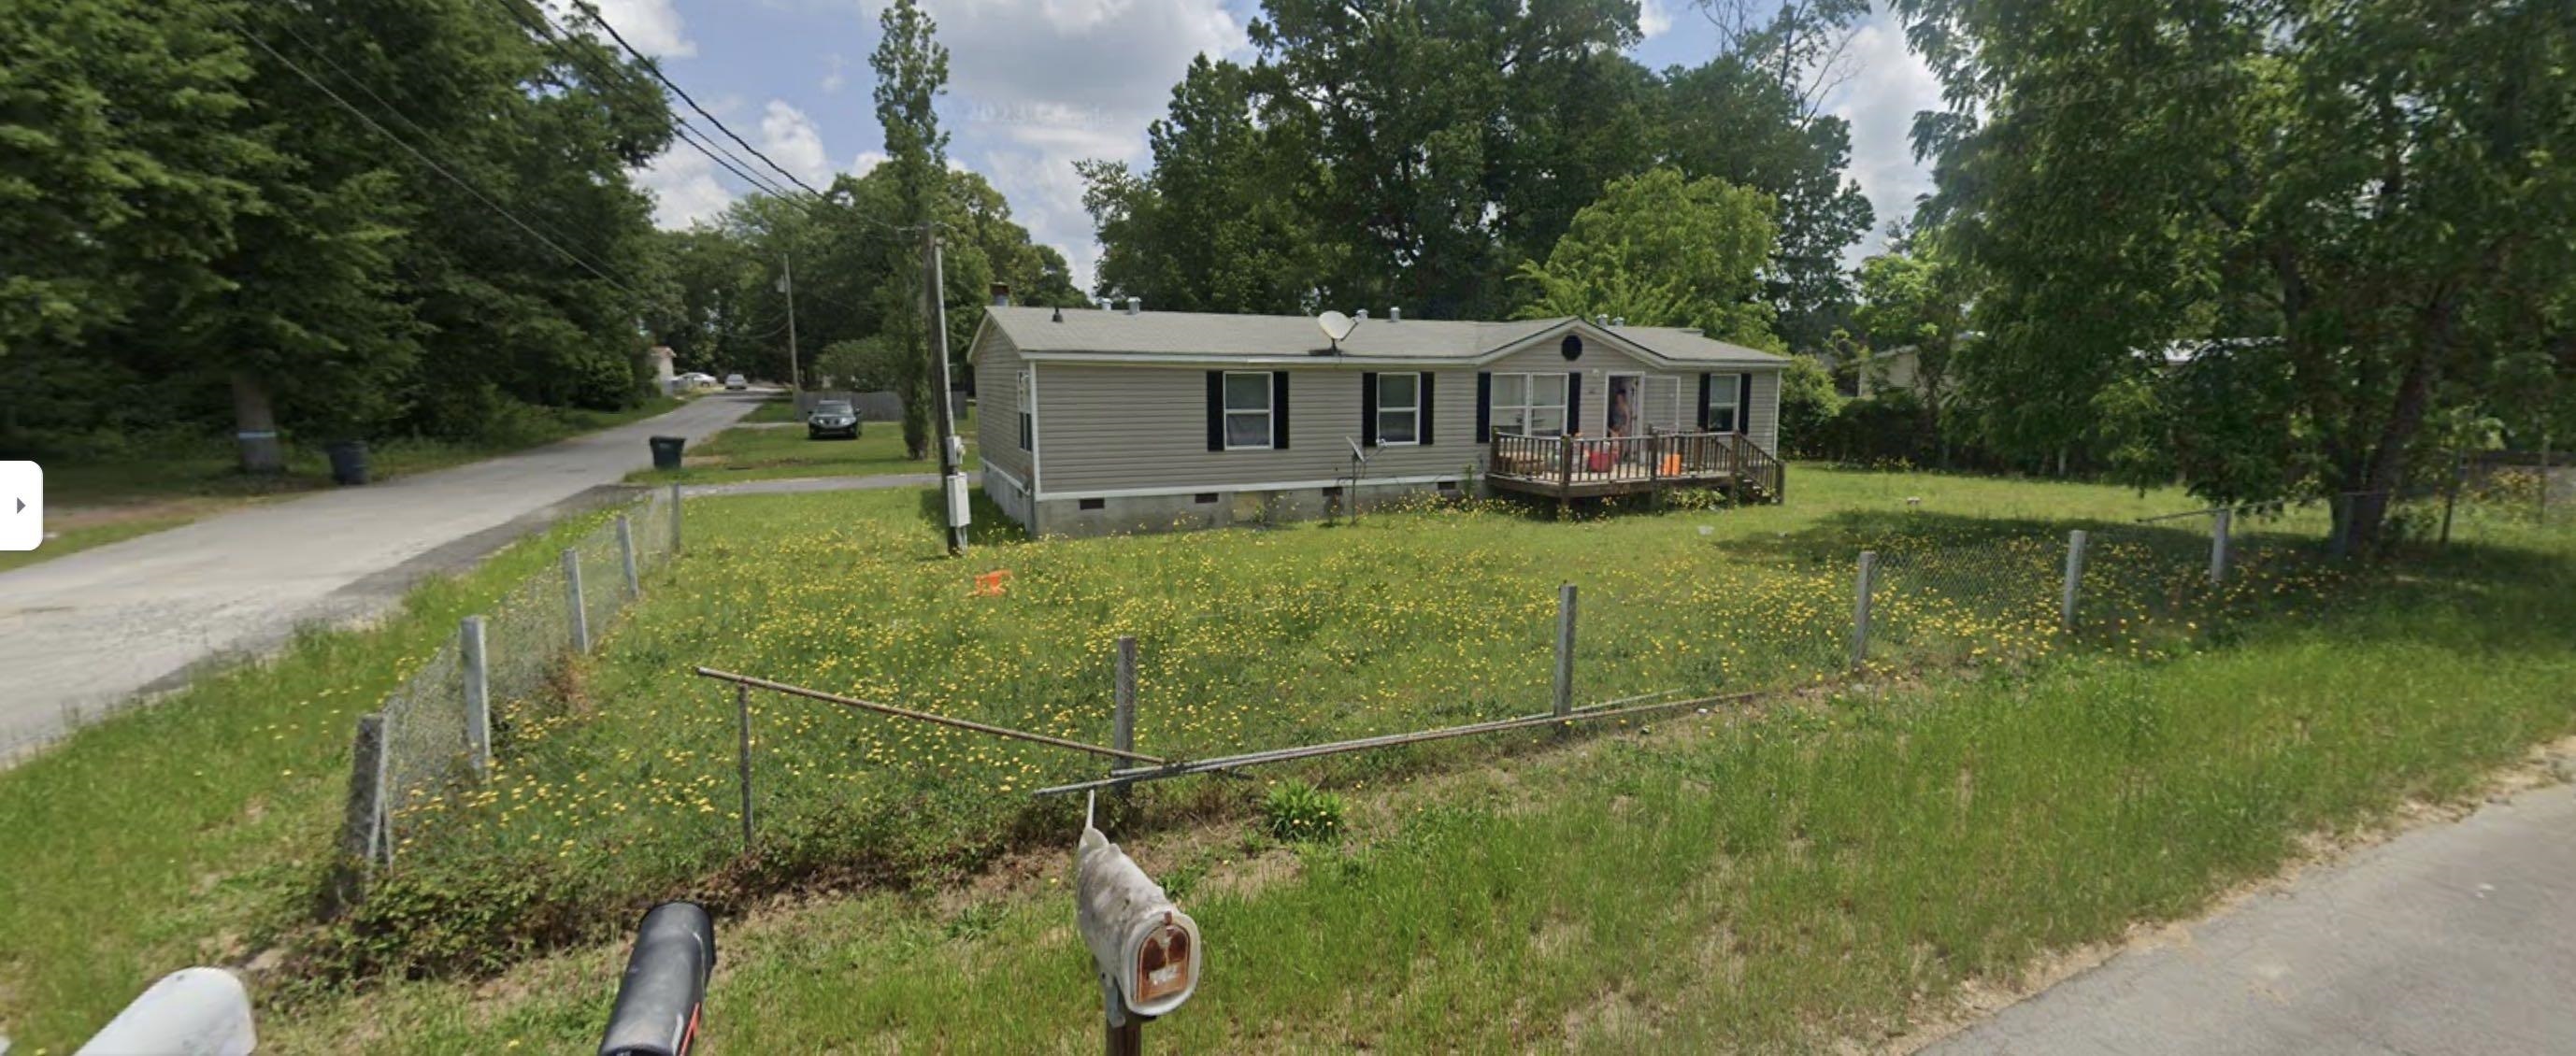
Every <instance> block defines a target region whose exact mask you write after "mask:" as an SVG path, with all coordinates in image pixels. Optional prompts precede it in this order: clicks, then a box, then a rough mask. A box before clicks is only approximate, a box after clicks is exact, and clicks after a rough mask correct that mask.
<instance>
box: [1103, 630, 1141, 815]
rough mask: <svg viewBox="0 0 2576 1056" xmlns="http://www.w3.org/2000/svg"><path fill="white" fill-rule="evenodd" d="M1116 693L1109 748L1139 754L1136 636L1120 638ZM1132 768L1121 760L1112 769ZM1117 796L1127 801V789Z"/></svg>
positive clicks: (1123, 789) (1110, 726)
mask: <svg viewBox="0 0 2576 1056" xmlns="http://www.w3.org/2000/svg"><path fill="white" fill-rule="evenodd" d="M1116 693H1117V696H1116V706H1115V710H1114V711H1113V712H1112V713H1111V715H1110V719H1109V746H1110V747H1112V748H1115V749H1118V750H1119V751H1122V752H1132V751H1135V750H1136V636H1135V635H1132V634H1122V635H1119V636H1118V673H1117V690H1116ZM1132 765H1134V764H1133V763H1132V762H1130V761H1128V760H1125V759H1120V760H1115V761H1113V762H1111V763H1110V764H1109V768H1110V769H1112V770H1115V769H1117V768H1119V767H1121V766H1132ZM1118 796H1119V798H1120V799H1121V800H1124V799H1125V798H1126V797H1127V786H1125V785H1120V786H1118Z"/></svg>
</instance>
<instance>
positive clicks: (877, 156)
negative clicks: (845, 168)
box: [850, 150, 886, 176]
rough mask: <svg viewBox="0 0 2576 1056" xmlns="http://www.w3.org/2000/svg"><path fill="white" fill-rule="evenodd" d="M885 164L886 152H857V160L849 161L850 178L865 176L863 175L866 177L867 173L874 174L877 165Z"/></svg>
mask: <svg viewBox="0 0 2576 1056" xmlns="http://www.w3.org/2000/svg"><path fill="white" fill-rule="evenodd" d="M885 163H886V152H885V151H882V150H862V151H860V152H859V156H858V157H857V158H855V159H852V160H851V162H850V175H852V176H865V175H867V174H869V173H871V172H875V171H876V170H877V166H879V165H883V164H885Z"/></svg>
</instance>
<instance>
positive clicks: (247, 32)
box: [215, 7, 644, 300]
mask: <svg viewBox="0 0 2576 1056" xmlns="http://www.w3.org/2000/svg"><path fill="white" fill-rule="evenodd" d="M215 10H216V11H217V12H218V13H220V14H222V15H223V16H224V18H225V20H227V21H229V22H231V23H232V24H233V28H235V29H238V30H240V31H241V34H242V36H243V37H245V38H248V39H249V40H250V42H251V43H253V44H256V45H258V46H259V50H261V51H264V52H267V53H268V56H269V57H270V58H272V59H276V60H277V61H278V62H279V63H280V64H283V65H284V66H285V67H286V68H287V69H290V70H293V71H295V75H296V76H298V77H302V78H304V80H305V83H308V84H311V85H312V86H313V87H314V88H315V89H317V90H319V91H320V92H321V93H322V94H323V95H326V96H329V97H330V98H331V101H332V102H335V103H338V104H340V108H341V109H344V110H347V111H348V112H349V113H350V114H351V115H352V116H355V117H356V118H357V119H358V120H359V121H362V122H365V123H366V126H367V127H368V128H371V129H374V130H375V132H376V134H377V135H380V136H383V137H385V138H386V139H389V140H392V141H393V144H394V145H395V146H398V147H401V148H403V150H404V151H405V152H407V153H409V154H410V155H411V156H412V157H413V158H415V159H417V160H419V162H420V163H421V164H423V165H426V166H429V169H430V171H432V172H435V173H437V174H439V175H441V176H444V177H446V178H447V180H448V182H450V183H453V184H455V185H456V186H458V187H460V188H463V189H464V191H465V193H467V194H470V195H473V196H474V199H475V200H476V201H479V202H482V203H483V204H484V206H486V207H487V208H489V209H491V210H492V211H493V212H495V213H499V214H501V218H502V219H505V220H508V221H509V222H510V223H512V224H514V225H516V226H517V227H518V228H519V230H521V231H525V232H527V234H528V237H530V238H533V239H536V240H537V241H538V242H541V243H544V245H545V247H546V248H548V249H551V250H554V251H555V252H556V253H559V254H562V255H563V257H564V259H566V260H569V261H572V262H573V263H575V264H578V265H580V266H581V268H582V270H584V271H587V272H589V273H591V274H593V275H596V276H598V277H599V280H600V281H601V282H605V283H607V284H609V285H610V286H614V287H616V288H617V289H618V290H619V291H620V292H623V293H625V294H626V295H627V296H629V297H634V298H636V299H638V300H641V299H643V296H644V295H643V294H640V293H637V292H635V290H634V288H632V287H630V286H628V285H626V284H625V283H622V282H619V281H617V280H616V279H615V278H612V277H610V276H609V274H608V273H607V272H605V271H601V270H599V268H598V267H596V266H594V265H592V264H591V262H590V261H588V260H585V259H583V258H582V256H581V255H580V254H578V253H575V252H573V251H571V250H569V249H565V248H564V247H563V246H562V245H561V244H560V243H557V242H556V241H555V240H554V239H551V238H547V237H546V236H545V235H544V233H542V232H539V231H538V230H537V229H536V228H534V227H531V226H529V225H528V222H527V221H525V220H522V219H519V215H518V214H517V213H513V212H511V211H510V210H508V209H506V208H503V207H502V205H501V203H499V202H496V201H493V200H492V199H491V197H490V196H489V195H486V194H484V193H483V192H482V191H481V190H479V189H477V188H476V187H475V186H474V185H473V184H470V183H467V182H465V180H464V178H463V177H460V176H458V175H456V174H455V173H453V172H449V171H448V170H447V167H446V166H444V165H440V164H439V163H438V162H437V161H435V160H433V159H431V158H430V156H429V155H427V154H424V153H422V152H421V150H420V148H418V147H415V146H412V145H411V143H410V141H408V140H405V139H404V138H402V137H401V136H398V135H395V134H394V132H393V130H392V129H389V128H386V127H385V126H384V125H382V124H380V123H378V122H377V121H376V119H375V118H373V117H369V116H367V112H366V111H364V110H360V109H358V107H357V106H356V104H353V103H351V102H349V100H348V99H347V98H345V97H343V96H342V95H341V94H340V93H338V92H335V91H332V90H331V86H330V85H327V84H324V83H322V79H321V78H319V77H315V76H314V75H313V73H312V71H310V70H307V69H305V68H304V67H302V66H300V65H297V64H296V62H295V60H293V59H290V58H287V57H286V56H285V55H284V54H281V53H280V52H279V51H278V50H277V49H276V48H273V47H270V46H269V43H268V41H267V40H265V39H263V38H261V37H260V35H259V34H257V33H255V32H252V31H251V28H250V25H249V24H248V23H245V22H243V21H242V20H241V18H240V17H239V16H237V15H234V14H233V13H232V12H231V11H229V10H226V9H224V8H222V7H217V8H215Z"/></svg>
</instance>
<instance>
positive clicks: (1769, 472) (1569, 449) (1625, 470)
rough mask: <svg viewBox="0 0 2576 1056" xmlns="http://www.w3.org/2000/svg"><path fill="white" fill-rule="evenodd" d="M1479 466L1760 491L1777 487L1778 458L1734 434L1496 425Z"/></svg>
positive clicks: (1538, 476) (1563, 479)
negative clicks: (1590, 433)
mask: <svg viewBox="0 0 2576 1056" xmlns="http://www.w3.org/2000/svg"><path fill="white" fill-rule="evenodd" d="M1489 455H1490V457H1489V458H1488V459H1487V462H1486V472H1487V473H1489V474H1491V475H1493V476H1498V477H1506V478H1510V479H1514V480H1522V481H1529V482H1532V483H1537V484H1548V485H1554V486H1556V487H1558V488H1560V489H1568V490H1571V489H1574V488H1577V487H1582V486H1587V485H1618V484H1642V485H1647V486H1649V487H1653V486H1672V487H1687V486H1690V485H1692V484H1695V483H1717V482H1732V483H1740V484H1748V485H1753V486H1755V487H1758V488H1760V489H1761V491H1762V494H1763V495H1764V496H1766V497H1774V498H1776V497H1777V496H1778V495H1779V493H1780V486H1781V475H1782V474H1781V467H1780V460H1779V459H1778V458H1777V457H1775V456H1773V455H1772V454H1771V453H1770V452H1768V451H1764V450H1762V445H1760V444H1757V443H1754V442H1753V440H1752V438H1750V437H1747V436H1745V435H1743V434H1741V433H1662V434H1655V435H1650V436H1611V437H1568V436H1528V435H1523V434H1520V433H1510V432H1503V431H1500V430H1497V431H1496V432H1495V433H1494V437H1493V443H1492V445H1491V450H1490V453H1489Z"/></svg>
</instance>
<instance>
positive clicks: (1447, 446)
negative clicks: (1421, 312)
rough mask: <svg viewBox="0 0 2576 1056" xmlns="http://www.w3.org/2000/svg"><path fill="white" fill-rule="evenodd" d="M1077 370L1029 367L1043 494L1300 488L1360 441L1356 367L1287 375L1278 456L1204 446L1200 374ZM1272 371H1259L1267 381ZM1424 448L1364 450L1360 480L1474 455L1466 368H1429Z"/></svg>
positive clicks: (1335, 469)
mask: <svg viewBox="0 0 2576 1056" xmlns="http://www.w3.org/2000/svg"><path fill="white" fill-rule="evenodd" d="M1208 369H1209V368H1207V367H1202V366H1193V367H1190V368H1186V369H1184V368H1176V367H1157V366H1151V365H1145V366H1113V365H1107V364H1087V363H1050V364H1045V365H1043V366H1041V367H1040V368H1039V371H1038V376H1039V382H1038V420H1039V423H1040V424H1039V431H1040V437H1039V442H1040V445H1041V447H1042V449H1043V455H1042V457H1043V459H1044V469H1045V480H1044V483H1043V486H1044V490H1045V493H1046V494H1047V495H1048V496H1049V497H1057V498H1061V497H1080V496H1082V495H1085V494H1093V493H1099V492H1116V491H1126V490H1130V489H1137V488H1206V489H1208V490H1210V491H1223V490H1227V489H1241V488H1246V487H1252V486H1257V485H1264V484H1279V483H1299V484H1311V483H1314V482H1320V481H1328V480H1332V479H1335V478H1337V477H1340V476H1342V475H1344V474H1346V473H1348V472H1350V462H1351V455H1350V446H1349V445H1348V444H1345V443H1343V440H1342V438H1343V437H1346V436H1347V437H1350V438H1351V439H1354V440H1356V439H1359V437H1360V384H1361V381H1360V375H1361V374H1362V371H1361V370H1360V369H1359V368H1356V367H1329V366H1317V367H1292V368H1287V369H1288V449H1287V450H1285V451H1280V450H1251V451H1210V450H1208V449H1207V370H1208ZM1269 369H1273V368H1259V372H1263V373H1266V372H1267V371H1268V370H1269ZM1431 373H1432V374H1433V375H1434V378H1433V397H1432V413H1431V426H1432V442H1431V443H1430V444H1427V445H1416V446H1409V447H1381V448H1377V449H1375V450H1374V452H1373V453H1372V455H1371V457H1370V459H1369V465H1368V470H1367V474H1366V476H1367V478H1368V479H1386V478H1393V477H1430V476H1457V475H1460V474H1461V473H1462V472H1463V471H1464V470H1466V469H1467V468H1468V467H1470V466H1471V465H1473V464H1475V463H1477V462H1478V460H1479V459H1480V458H1481V457H1482V455H1483V452H1484V448H1483V446H1482V445H1479V444H1477V443H1475V442H1474V441H1475V433H1476V372H1475V371H1474V370H1472V369H1469V368H1466V367H1457V368H1452V369H1447V370H1437V371H1432V372H1431Z"/></svg>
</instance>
